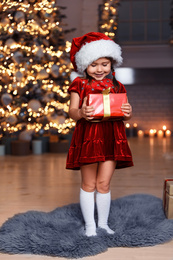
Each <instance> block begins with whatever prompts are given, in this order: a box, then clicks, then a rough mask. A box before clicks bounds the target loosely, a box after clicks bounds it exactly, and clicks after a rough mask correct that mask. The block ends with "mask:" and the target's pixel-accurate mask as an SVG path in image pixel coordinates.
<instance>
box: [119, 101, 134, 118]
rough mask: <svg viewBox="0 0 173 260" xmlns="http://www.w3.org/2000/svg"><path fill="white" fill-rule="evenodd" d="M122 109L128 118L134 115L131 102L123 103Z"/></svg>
mask: <svg viewBox="0 0 173 260" xmlns="http://www.w3.org/2000/svg"><path fill="white" fill-rule="evenodd" d="M121 110H122V112H123V113H124V117H125V118H126V119H130V118H131V117H132V107H131V105H130V104H129V103H125V104H122V106H121Z"/></svg>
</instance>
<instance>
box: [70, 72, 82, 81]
mask: <svg viewBox="0 0 173 260" xmlns="http://www.w3.org/2000/svg"><path fill="white" fill-rule="evenodd" d="M77 77H80V78H83V77H84V74H80V73H77V72H75V71H73V72H72V73H71V74H70V80H71V81H73V80H74V79H75V78H77Z"/></svg>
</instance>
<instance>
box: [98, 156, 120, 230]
mask: <svg viewBox="0 0 173 260" xmlns="http://www.w3.org/2000/svg"><path fill="white" fill-rule="evenodd" d="M115 166H116V162H115V161H105V162H101V163H99V166H98V175H97V184H96V185H97V193H96V205H97V212H98V227H100V228H103V229H105V230H106V231H107V233H109V234H114V231H113V230H112V229H110V228H109V226H108V217H109V212H110V204H111V193H110V181H111V178H112V175H113V173H114V170H115Z"/></svg>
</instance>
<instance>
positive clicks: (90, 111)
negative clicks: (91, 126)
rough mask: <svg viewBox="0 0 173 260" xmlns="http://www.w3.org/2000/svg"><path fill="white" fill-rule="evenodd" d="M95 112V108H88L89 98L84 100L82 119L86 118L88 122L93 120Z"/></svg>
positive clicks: (81, 110) (81, 112) (81, 111)
mask: <svg viewBox="0 0 173 260" xmlns="http://www.w3.org/2000/svg"><path fill="white" fill-rule="evenodd" d="M93 112H94V108H93V107H92V106H87V97H85V98H84V100H83V104H82V107H81V109H80V115H81V117H83V118H85V119H86V120H91V119H93V118H94V117H92V115H93Z"/></svg>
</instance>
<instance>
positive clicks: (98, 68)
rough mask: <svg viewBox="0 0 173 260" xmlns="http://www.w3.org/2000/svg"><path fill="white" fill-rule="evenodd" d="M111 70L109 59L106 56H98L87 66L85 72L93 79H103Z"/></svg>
mask: <svg viewBox="0 0 173 260" xmlns="http://www.w3.org/2000/svg"><path fill="white" fill-rule="evenodd" d="M110 72H111V61H110V60H109V59H107V58H100V59H98V60H96V61H94V62H93V63H91V64H90V65H89V66H88V67H87V73H88V75H89V76H90V77H92V78H94V79H95V80H102V79H104V78H105V77H106V76H107V75H108V74H109V73H110Z"/></svg>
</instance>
